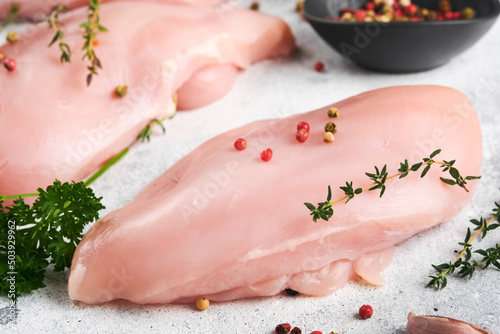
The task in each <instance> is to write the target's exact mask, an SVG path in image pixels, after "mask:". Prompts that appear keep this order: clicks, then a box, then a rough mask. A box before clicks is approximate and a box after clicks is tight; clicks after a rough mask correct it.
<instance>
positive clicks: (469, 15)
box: [462, 7, 476, 19]
mask: <svg viewBox="0 0 500 334" xmlns="http://www.w3.org/2000/svg"><path fill="white" fill-rule="evenodd" d="M475 17H476V11H475V10H474V9H472V8H470V7H466V8H464V10H462V18H463V19H473V18H475Z"/></svg>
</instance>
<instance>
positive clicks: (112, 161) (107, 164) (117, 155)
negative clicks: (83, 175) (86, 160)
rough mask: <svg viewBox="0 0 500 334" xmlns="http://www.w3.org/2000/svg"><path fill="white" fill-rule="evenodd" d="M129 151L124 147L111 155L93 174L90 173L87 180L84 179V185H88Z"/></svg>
mask: <svg viewBox="0 0 500 334" xmlns="http://www.w3.org/2000/svg"><path fill="white" fill-rule="evenodd" d="M128 151H129V148H128V147H127V148H125V149H124V150H122V151H121V152H120V153H118V154H116V155H115V156H114V157H112V158H111V159H110V160H109V161H108V162H107V163H106V164H105V165H104V166H102V167H101V169H99V170H98V171H97V172H96V173H95V174H94V175H92V176H91V177H90V178H89V179H88V180H87V181H85V185H86V186H90V185H91V184H92V183H94V181H95V180H97V179H98V178H99V177H100V176H101V175H102V174H104V173H105V172H106V171H107V170H108V169H110V168H111V167H112V166H113V165H115V164H116V163H117V162H118V161H120V160H121V159H122V158H123V157H124V156H125V155H126V154H127V153H128Z"/></svg>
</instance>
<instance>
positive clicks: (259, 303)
mask: <svg viewBox="0 0 500 334" xmlns="http://www.w3.org/2000/svg"><path fill="white" fill-rule="evenodd" d="M243 3H244V4H245V5H246V4H248V3H249V2H248V1H246V2H243ZM294 6H295V2H294V1H291V0H267V1H262V2H261V10H262V11H264V12H269V13H274V14H277V15H279V16H281V17H283V18H284V19H286V20H287V21H288V22H289V24H290V25H291V27H292V30H293V31H294V33H295V35H296V37H297V42H298V46H299V50H298V52H297V53H296V54H295V55H294V56H292V57H290V58H288V59H282V60H277V61H265V62H262V63H260V64H257V65H255V66H253V67H251V68H249V69H248V70H247V71H245V72H243V73H241V74H240V75H239V77H238V80H237V82H236V85H235V87H234V88H233V90H232V91H231V92H230V94H229V95H227V96H226V97H225V98H223V99H222V100H220V101H218V102H216V103H214V104H212V105H210V106H207V107H205V108H202V109H199V110H196V111H191V112H182V113H179V114H178V115H177V116H176V117H175V118H174V119H173V120H172V121H168V122H166V127H167V133H166V135H164V136H162V135H160V133H159V132H158V133H157V134H156V135H154V136H153V137H152V140H151V142H150V143H144V144H137V145H135V147H133V149H132V150H131V152H130V154H129V155H128V156H127V157H126V158H125V159H124V160H123V161H121V162H120V163H119V164H118V165H117V166H115V167H113V169H112V170H110V171H109V172H108V173H107V174H106V175H104V176H103V177H102V178H101V179H100V180H98V181H97V182H96V183H95V186H94V189H95V191H96V192H97V194H98V195H100V196H104V204H105V205H106V207H107V209H106V210H105V212H103V213H102V214H103V215H104V214H105V213H107V212H109V211H111V210H114V209H116V208H118V207H121V206H123V205H124V204H126V203H127V202H129V201H130V200H132V198H133V197H134V195H135V194H136V193H137V192H138V191H139V190H140V189H141V188H143V187H144V186H145V185H146V184H147V183H149V182H150V181H151V180H153V179H154V178H155V177H156V176H158V175H159V174H161V173H162V172H163V171H164V170H166V169H167V168H169V167H170V166H172V165H173V164H174V163H175V162H176V161H177V160H178V159H179V158H180V157H182V156H183V155H185V154H187V153H188V152H189V151H190V150H192V149H193V148H195V147H196V146H197V145H199V144H201V143H202V142H203V141H205V140H206V139H208V138H211V137H213V136H215V135H217V134H219V133H221V132H224V131H226V130H229V129H231V128H234V127H236V126H239V125H243V124H245V123H248V122H251V121H254V120H257V119H263V118H274V117H282V116H286V115H290V114H294V113H300V112H304V111H309V110H312V109H315V108H318V107H322V106H324V105H326V104H329V103H332V102H335V101H338V100H341V99H344V98H346V97H348V96H351V95H354V94H357V93H361V92H363V91H365V90H370V89H375V88H379V87H385V86H392V85H406V84H439V85H446V86H450V87H454V88H456V89H459V90H461V91H462V92H464V93H465V94H466V95H467V96H468V97H469V98H470V99H471V101H472V103H473V104H474V106H475V107H476V109H477V111H478V113H479V117H480V120H481V124H482V129H483V137H484V162H483V171H482V175H483V179H482V180H481V181H480V183H479V187H478V191H477V192H476V194H475V196H474V198H473V201H472V202H471V203H470V205H469V206H468V207H466V208H465V209H464V210H463V211H462V213H461V214H460V215H459V216H457V217H456V218H455V219H453V220H452V221H450V222H447V223H445V224H442V225H441V226H438V227H436V228H434V229H432V230H430V231H428V232H426V233H423V234H421V235H418V236H416V237H414V238H412V239H411V240H409V241H408V242H406V243H404V244H403V245H401V246H399V247H398V248H397V250H396V255H395V258H394V262H393V263H392V265H391V266H390V267H389V268H387V269H386V270H385V271H384V273H383V276H384V277H385V278H386V279H387V281H388V284H387V285H386V286H383V287H373V286H370V285H367V284H365V283H363V282H362V281H354V282H351V283H349V284H348V285H347V286H346V287H345V288H344V289H342V290H341V291H338V292H337V293H335V294H334V295H331V296H328V297H322V298H313V297H300V296H299V297H295V298H293V297H288V296H285V295H280V296H276V297H271V298H257V299H250V300H239V301H234V302H228V303H217V304H214V305H213V306H212V307H210V308H209V309H208V310H207V311H205V312H198V311H196V309H195V307H194V306H191V305H184V306H182V305H159V306H137V305H132V304H129V303H122V302H114V303H111V304H108V305H104V306H87V305H82V304H79V303H73V302H72V301H71V300H70V299H69V298H68V296H67V290H66V281H67V280H66V275H65V274H64V273H54V272H52V271H51V270H49V272H48V275H47V278H46V284H47V288H45V289H43V290H39V291H36V292H34V293H32V294H31V295H28V296H23V297H21V298H20V299H19V301H18V308H19V314H18V318H17V323H9V324H5V323H4V322H5V313H4V312H5V308H3V307H4V306H5V305H6V303H7V300H6V299H5V298H3V297H2V298H1V299H0V332H5V333H48V332H56V333H58V332H61V333H62V332H64V333H73V332H75V333H77V332H86V333H128V332H134V333H145V332H162V333H264V334H271V333H273V332H274V327H275V326H276V325H277V324H279V323H282V322H289V323H291V324H292V325H294V326H298V327H300V328H301V329H302V330H303V333H310V332H311V331H313V330H320V331H322V332H323V333H325V334H327V333H330V332H331V331H334V332H338V333H342V334H351V333H352V334H354V333H400V334H401V333H405V332H406V331H405V326H406V315H407V313H408V312H410V311H411V312H414V313H416V314H430V315H442V316H449V317H454V318H458V319H461V320H464V321H468V322H472V323H474V324H476V325H478V326H482V327H484V328H487V329H489V330H490V331H493V332H496V333H500V311H499V308H498V305H499V302H500V290H499V288H498V286H499V284H500V275H499V271H498V270H495V269H488V270H486V271H484V272H483V271H480V272H477V273H476V275H475V276H476V277H475V278H474V279H473V280H472V281H468V280H464V279H459V278H451V279H450V281H449V286H448V287H447V288H446V289H445V290H443V291H440V292H436V291H434V290H431V289H425V288H424V286H425V284H426V283H427V281H428V278H427V275H429V274H432V268H431V266H430V264H431V263H435V264H439V263H442V262H447V261H450V260H452V259H453V258H454V256H455V255H456V254H455V253H454V252H453V251H454V250H456V249H458V245H457V242H458V241H462V239H463V237H464V236H465V231H466V229H467V227H468V226H469V225H470V224H469V223H468V219H470V218H473V217H479V216H481V215H487V214H488V213H489V212H490V211H491V209H492V207H493V202H494V201H498V200H499V198H500V190H499V187H500V167H499V166H500V136H499V133H500V66H498V55H499V54H500V43H499V42H500V22H497V23H496V24H495V26H494V27H493V28H492V30H490V31H489V32H488V34H487V35H486V36H485V37H484V38H483V39H481V40H480V41H479V42H478V43H477V44H476V45H475V46H474V47H472V48H471V49H470V50H468V51H466V52H465V53H463V54H462V55H460V56H458V57H457V58H455V59H453V60H452V61H451V62H450V63H448V64H446V65H445V66H443V67H441V68H438V69H435V70H432V71H428V72H424V73H417V74H400V75H391V74H381V73H375V72H367V71H365V70H362V69H360V68H358V67H356V66H355V65H353V64H350V63H348V62H347V61H346V60H344V59H342V58H341V57H340V56H339V55H338V54H336V53H334V52H333V51H331V50H330V49H329V48H328V47H327V46H326V45H325V44H324V43H323V42H322V41H321V40H319V38H318V37H317V36H316V35H315V34H314V33H313V32H312V29H311V28H310V27H309V25H308V24H307V23H305V22H303V21H302V20H301V19H300V18H299V17H298V16H297V14H296V13H295V12H294ZM2 37H3V35H2ZM317 60H322V61H324V62H325V64H326V72H325V73H316V72H315V71H314V70H313V65H314V63H315V62H316V61H317ZM361 135H362V134H361ZM353 160H355V159H353ZM499 236H500V231H494V232H492V233H491V234H490V236H489V237H487V239H486V240H485V241H484V242H481V243H480V245H481V246H482V247H488V246H492V245H494V243H495V241H496V242H499V241H500V237H499ZM478 245H479V244H478ZM138 247H140V245H138ZM200 251H203V250H200ZM366 303H368V304H371V305H372V306H373V308H374V310H375V313H374V317H373V318H372V319H370V320H366V321H363V320H360V319H359V318H358V317H357V316H356V315H357V310H358V308H359V307H360V306H361V305H363V304H366Z"/></svg>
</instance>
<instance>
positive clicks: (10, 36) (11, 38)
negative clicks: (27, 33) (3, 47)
mask: <svg viewBox="0 0 500 334" xmlns="http://www.w3.org/2000/svg"><path fill="white" fill-rule="evenodd" d="M18 38H19V36H18V35H17V31H15V30H13V31H9V32H8V33H7V37H6V39H7V43H9V44H14V43H15V42H17V40H18Z"/></svg>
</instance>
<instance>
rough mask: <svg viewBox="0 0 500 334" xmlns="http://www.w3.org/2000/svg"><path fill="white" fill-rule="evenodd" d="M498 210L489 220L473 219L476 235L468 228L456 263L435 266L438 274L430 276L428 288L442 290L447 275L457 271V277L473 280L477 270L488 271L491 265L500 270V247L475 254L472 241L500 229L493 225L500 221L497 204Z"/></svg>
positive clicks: (497, 206) (497, 209)
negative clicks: (475, 257) (477, 255)
mask: <svg viewBox="0 0 500 334" xmlns="http://www.w3.org/2000/svg"><path fill="white" fill-rule="evenodd" d="M495 206H496V208H495V209H493V213H492V216H491V217H490V218H489V219H485V218H482V217H481V218H480V219H479V220H478V219H471V220H470V222H471V223H472V224H473V225H474V226H475V228H474V231H476V233H474V234H473V235H472V232H471V229H470V228H467V233H466V235H465V239H464V242H459V243H458V244H459V245H460V246H462V250H461V251H460V253H459V255H458V256H457V258H456V259H455V261H454V262H450V263H449V264H441V265H438V266H436V265H433V264H432V267H433V268H434V269H435V270H436V274H435V275H432V276H429V278H431V280H430V282H429V283H428V284H427V287H433V288H435V289H436V290H442V289H444V288H445V287H446V285H447V282H448V280H447V275H449V274H452V273H453V272H454V271H455V270H458V272H457V275H458V276H461V277H464V278H465V277H468V278H469V279H472V277H473V275H474V273H475V272H476V270H477V269H486V268H488V267H489V266H490V265H493V266H494V267H496V268H497V269H500V245H499V244H496V246H495V247H491V248H488V249H478V250H475V251H474V252H473V251H472V241H473V240H474V239H476V238H477V237H478V236H479V235H481V238H484V237H486V235H487V234H488V232H489V231H492V230H494V229H496V228H498V227H500V224H498V223H493V222H494V221H495V220H496V221H497V222H498V221H500V219H499V218H500V215H499V209H500V204H499V203H495ZM473 254H479V255H482V257H483V258H482V259H481V260H479V261H478V260H475V259H472V256H473Z"/></svg>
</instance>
